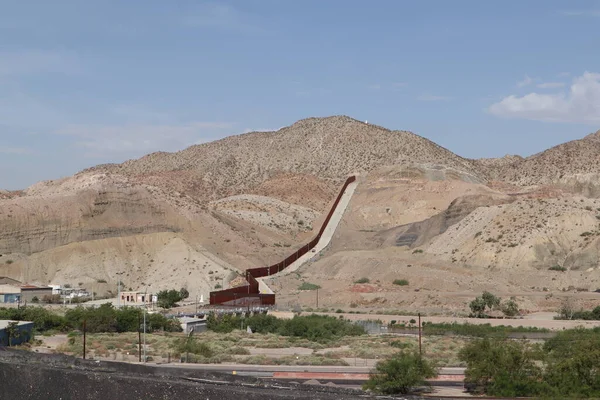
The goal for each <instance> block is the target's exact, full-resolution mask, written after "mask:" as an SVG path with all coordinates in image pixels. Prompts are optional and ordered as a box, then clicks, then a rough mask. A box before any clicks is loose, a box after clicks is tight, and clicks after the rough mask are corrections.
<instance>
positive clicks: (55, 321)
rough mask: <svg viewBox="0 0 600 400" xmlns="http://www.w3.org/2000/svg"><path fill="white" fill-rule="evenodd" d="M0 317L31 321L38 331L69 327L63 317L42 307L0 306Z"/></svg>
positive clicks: (63, 329) (66, 328) (64, 329)
mask: <svg viewBox="0 0 600 400" xmlns="http://www.w3.org/2000/svg"><path fill="white" fill-rule="evenodd" d="M0 319H8V320H13V321H32V322H33V326H34V328H35V330H36V331H38V332H44V331H48V330H50V329H59V330H61V331H66V330H68V329H69V324H68V322H67V321H66V319H65V318H64V317H62V316H60V315H57V314H54V313H52V312H50V311H48V310H46V309H45V308H42V307H33V306H27V307H20V308H0Z"/></svg>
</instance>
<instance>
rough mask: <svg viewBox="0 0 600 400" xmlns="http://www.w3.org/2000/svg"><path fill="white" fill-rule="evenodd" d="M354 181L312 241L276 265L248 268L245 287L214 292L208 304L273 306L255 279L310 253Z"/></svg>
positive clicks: (341, 192)
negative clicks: (259, 288) (260, 290)
mask: <svg viewBox="0 0 600 400" xmlns="http://www.w3.org/2000/svg"><path fill="white" fill-rule="evenodd" d="M355 180H356V177H355V176H351V177H349V178H348V179H346V182H345V183H344V186H342V190H341V191H340V193H339V194H338V196H337V198H336V199H335V202H334V203H333V206H332V207H331V210H329V213H328V214H327V218H325V221H324V222H323V225H321V229H320V230H319V233H318V234H317V236H315V238H314V239H313V240H311V241H310V242H308V243H307V244H305V245H304V246H302V247H301V248H300V249H298V250H297V251H296V252H294V253H293V254H292V255H290V256H289V257H287V258H286V259H285V260H283V261H281V262H278V263H277V264H273V265H271V266H269V267H260V268H250V269H247V270H246V281H247V282H248V284H247V285H245V286H239V287H235V288H231V289H225V290H219V291H216V292H211V293H210V304H211V305H216V304H222V305H249V304H251V305H260V306H262V305H274V304H275V295H274V294H265V293H260V292H259V290H258V281H257V280H256V278H262V277H265V276H270V275H275V274H277V273H279V272H281V271H283V270H284V269H285V268H287V267H288V266H289V265H290V264H292V263H293V262H294V261H297V260H298V259H299V258H300V257H302V256H303V255H305V254H306V253H308V252H309V251H311V250H312V249H313V248H314V247H315V246H316V245H317V243H318V242H319V240H320V239H321V235H323V232H325V228H327V225H328V224H329V221H330V220H331V217H332V216H333V213H334V212H335V210H336V208H337V206H338V204H339V203H340V200H341V199H342V196H343V195H344V192H345V191H346V189H347V188H348V185H350V184H351V183H352V182H354V181H355Z"/></svg>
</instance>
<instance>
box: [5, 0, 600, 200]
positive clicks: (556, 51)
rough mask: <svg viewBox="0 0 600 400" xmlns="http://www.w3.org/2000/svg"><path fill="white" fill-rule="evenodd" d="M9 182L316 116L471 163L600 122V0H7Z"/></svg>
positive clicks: (554, 140) (569, 136)
mask: <svg viewBox="0 0 600 400" xmlns="http://www.w3.org/2000/svg"><path fill="white" fill-rule="evenodd" d="M0 9H1V10H2V12H0V188H3V189H21V188H25V187H27V186H29V185H31V184H33V183H35V182H37V181H40V180H49V179H57V178H60V177H63V176H68V175H72V174H73V173H76V172H77V171H79V170H81V169H84V168H87V167H90V166H93V165H97V164H102V163H108V162H122V161H125V160H127V159H131V158H137V157H140V156H143V155H144V154H147V153H150V152H153V151H177V150H181V149H184V148H186V147H188V146H190V145H193V144H197V143H203V142H207V141H212V140H215V139H219V138H222V137H225V136H229V135H233V134H240V133H244V132H248V131H253V130H276V129H278V128H280V127H282V126H287V125H290V124H292V123H294V122H295V121H297V120H299V119H303V118H307V117H312V116H330V115H341V114H343V115H348V116H351V117H353V118H356V119H359V120H368V121H369V123H375V124H377V125H381V126H385V127H387V128H390V129H399V130H410V131H412V132H414V133H417V134H419V135H421V136H424V137H426V138H428V139H430V140H433V141H434V142H436V143H438V144H440V145H442V146H444V147H446V148H448V149H450V150H452V151H454V152H455V153H457V154H459V155H461V156H464V157H471V158H479V157H501V156H504V155H505V154H520V155H523V156H527V155H531V154H535V153H537V152H539V151H542V150H544V149H546V148H548V147H551V146H554V145H556V144H559V143H562V142H565V141H569V140H574V139H579V138H581V137H583V136H585V135H586V134H589V133H592V132H595V131H597V130H598V129H600V51H599V49H600V28H599V27H600V0H590V1H586V0H581V1H577V0H570V1H566V0H565V1H555V0H528V1H516V0H515V1H496V2H491V1H481V0H473V1H468V0H455V1H452V2H450V1H445V0H438V1H431V0H419V1H403V0H374V1H366V0H362V1H358V0H327V1H323V0H302V1H292V0H239V1H234V0H229V1H227V0H224V1H202V0H187V1H186V0H172V1H164V0H129V1H116V0H103V1H95V2H90V1H79V0H77V1H62V0H53V1H47V0H39V1H34V0H30V1H27V2H23V1H22V2H16V1H9V0H0Z"/></svg>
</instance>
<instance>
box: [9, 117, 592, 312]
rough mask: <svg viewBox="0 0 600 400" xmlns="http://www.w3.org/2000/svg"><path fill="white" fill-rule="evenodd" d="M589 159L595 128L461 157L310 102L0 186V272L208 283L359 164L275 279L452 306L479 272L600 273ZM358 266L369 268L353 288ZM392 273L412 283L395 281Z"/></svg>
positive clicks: (238, 265)
mask: <svg viewBox="0 0 600 400" xmlns="http://www.w3.org/2000/svg"><path fill="white" fill-rule="evenodd" d="M598 159H600V131H599V132H597V133H595V134H591V135H589V136H586V137H585V138H583V139H581V140H576V141H573V142H568V143H565V144H562V145H559V146H556V147H553V148H551V149H548V150H546V151H544V152H542V153H539V154H536V155H533V156H530V157H526V158H523V157H520V156H505V157H503V158H499V159H479V160H470V159H465V158H462V157H460V156H458V155H456V154H454V153H452V152H451V151H449V150H447V149H444V148H443V147H440V146H438V145H437V144H435V143H433V142H431V141H429V140H427V139H425V138H423V137H420V136H418V135H415V134H413V133H411V132H406V131H394V130H389V129H385V128H383V127H380V126H376V125H372V124H367V123H363V122H361V121H358V120H355V119H352V118H349V117H345V116H335V117H326V118H308V119H304V120H301V121H298V122H296V123H294V124H292V125H291V126H289V127H285V128H282V129H280V130H278V131H276V132H252V133H247V134H243V135H238V136H232V137H228V138H225V139H222V140H218V141H215V142H211V143H205V144H201V145H196V146H192V147H190V148H187V149H185V150H182V151H179V152H176V153H164V152H159V153H153V154H149V155H147V156H144V157H142V158H140V159H137V160H130V161H127V162H125V163H122V164H106V165H99V166H96V167H93V168H89V169H87V170H84V171H82V172H80V173H78V174H76V175H74V176H72V177H68V178H64V179H61V180H56V181H47V182H40V183H38V184H36V185H33V186H32V187H30V188H28V189H26V190H24V191H21V192H0V257H1V258H0V276H10V277H13V278H16V279H19V280H22V281H26V282H31V283H40V284H49V283H55V284H65V283H69V284H71V285H74V286H76V285H81V286H83V287H86V288H88V290H93V291H96V292H98V293H108V292H109V291H112V292H113V293H114V291H115V288H116V282H117V281H118V280H122V281H124V284H125V287H126V288H129V287H131V288H132V289H144V290H145V289H146V288H147V289H148V290H150V291H156V290H161V289H166V288H173V287H175V288H179V287H182V286H186V287H187V288H188V290H190V292H191V293H192V295H193V296H195V295H200V294H204V295H205V296H206V295H207V294H208V291H210V290H212V289H214V288H215V287H218V286H222V285H225V286H228V285H230V282H231V281H234V282H235V281H236V277H237V276H239V274H240V273H241V271H243V270H244V269H245V268H249V267H254V266H258V265H265V264H267V263H272V262H275V261H278V260H280V259H282V258H284V257H285V256H286V255H288V253H290V252H291V251H294V250H295V249H297V248H299V247H300V246H301V245H302V244H303V243H305V242H306V241H307V240H308V239H309V238H311V237H312V236H313V235H314V234H315V231H316V230H317V229H318V228H319V227H320V224H321V222H322V221H323V218H324V214H325V211H327V210H328V209H329V207H330V206H331V203H332V201H333V199H334V197H335V195H336V194H337V191H338V190H339V186H340V185H341V183H342V182H343V180H344V179H345V178H346V177H347V176H348V175H349V174H359V179H358V182H359V184H358V188H357V190H356V192H355V194H354V196H353V198H352V200H351V202H350V205H349V208H348V210H347V211H346V213H345V214H344V218H343V220H342V223H341V225H340V227H339V229H338V231H337V232H336V234H335V237H334V240H333V242H332V244H331V246H330V247H329V248H328V250H327V251H326V252H325V253H323V254H321V255H319V257H318V259H317V260H315V261H314V262H311V263H310V264H309V265H307V266H305V267H303V268H302V269H301V275H299V276H298V275H294V276H291V277H281V278H279V280H277V281H276V282H274V284H275V285H276V287H278V288H279V289H278V293H280V294H281V299H282V301H283V302H284V303H285V304H288V305H290V304H292V303H293V302H298V301H300V302H303V301H306V302H309V303H310V301H311V300H310V298H307V299H306V300H303V298H304V297H303V296H308V295H305V294H304V293H298V292H297V290H296V288H297V287H298V284H297V282H295V281H294V279H296V280H297V279H303V280H310V281H315V282H317V283H319V284H322V286H323V287H324V289H323V290H324V294H325V295H327V294H329V296H330V297H329V300H325V303H324V304H328V303H329V304H331V305H332V306H336V307H337V306H343V305H344V304H346V305H347V304H349V303H350V302H352V303H356V304H357V305H360V306H364V307H380V308H381V307H384V308H385V307H388V306H389V307H400V306H402V305H403V304H405V303H406V305H410V306H411V307H415V306H419V307H423V308H422V309H423V310H426V309H430V310H434V311H435V312H447V311H448V309H460V307H463V308H464V304H465V303H464V301H465V298H464V296H465V295H464V293H475V292H477V291H478V290H481V289H484V288H489V289H490V290H491V289H493V287H494V286H493V285H492V284H491V283H492V282H496V283H497V286H498V287H499V288H501V290H503V291H505V292H507V293H509V292H511V291H518V292H519V293H523V292H527V291H533V292H535V291H536V290H538V289H539V290H542V289H541V287H542V286H541V285H543V287H545V288H546V289H548V288H550V289H553V290H562V289H565V288H568V287H580V288H583V287H586V288H587V290H589V289H593V286H594V285H596V282H597V281H598V278H600V277H599V276H597V275H598V268H597V267H596V265H595V264H594V263H595V262H597V259H598V255H599V254H600V241H599V240H598V235H600V228H598V226H597V224H598V220H599V216H600V203H598V200H597V199H596V198H597V197H598V196H599V195H600V190H598V187H600V175H599V174H600V171H599V170H600V167H599V166H598V163H597V160H598ZM594 260H596V261H594ZM555 265H560V266H561V267H565V268H567V269H568V270H569V272H568V273H567V274H563V275H561V276H555V273H552V272H549V270H548V269H549V268H550V267H553V266H555ZM590 269H591V270H590ZM362 274H369V275H370V276H373V277H379V278H377V279H372V281H376V280H379V282H380V283H378V284H375V285H374V286H373V287H372V288H369V289H364V288H362V289H360V290H358V289H355V287H354V285H353V284H352V282H353V280H354V279H358V278H360V277H362V276H361V275H362ZM398 274H403V275H406V277H408V278H409V280H410V281H411V282H414V285H415V287H416V288H418V289H419V291H418V292H414V290H412V291H410V292H406V291H399V290H400V289H399V288H397V287H394V286H393V285H391V283H390V282H391V280H393V279H391V278H392V277H393V276H396V275H398ZM559 278H560V279H559ZM389 279H391V280H390V282H387V280H389ZM386 282H387V283H386ZM449 282H453V283H452V285H453V286H451V287H447V286H448V283H449ZM340 285H341V286H340ZM599 285H600V284H599ZM411 286H412V283H411ZM532 288H538V289H532ZM411 289H413V288H412V287H411ZM421 289H423V290H421ZM550 289H548V290H550ZM402 290H404V289H402ZM425 291H430V292H431V293H429V294H430V295H432V296H433V298H429V297H427V296H425V294H424V293H425ZM409 293H410V295H409ZM415 293H418V294H415ZM444 293H445V295H444ZM449 293H450V294H449ZM456 293H462V295H457V294H456ZM444 296H446V297H444ZM461 296H462V297H461ZM468 296H470V294H469V295H468ZM442 298H449V299H451V300H447V301H445V302H442V300H441V299H442ZM531 298H533V297H531ZM531 298H528V299H529V300H527V301H529V303H528V304H529V305H530V306H531V307H539V306H540V303H539V301H537V300H531ZM377 299H379V300H377ZM524 301H525V300H524ZM403 302H405V303H403ZM438 303H440V304H438Z"/></svg>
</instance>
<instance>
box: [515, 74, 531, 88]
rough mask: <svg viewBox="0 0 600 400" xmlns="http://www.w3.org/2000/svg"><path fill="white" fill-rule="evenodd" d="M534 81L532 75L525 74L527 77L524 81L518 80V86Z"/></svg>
mask: <svg viewBox="0 0 600 400" xmlns="http://www.w3.org/2000/svg"><path fill="white" fill-rule="evenodd" d="M532 83H533V79H531V77H530V76H529V75H525V78H524V79H523V80H522V81H520V82H517V87H524V86H528V85H531V84H532Z"/></svg>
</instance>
